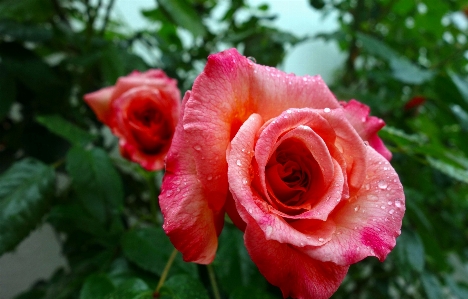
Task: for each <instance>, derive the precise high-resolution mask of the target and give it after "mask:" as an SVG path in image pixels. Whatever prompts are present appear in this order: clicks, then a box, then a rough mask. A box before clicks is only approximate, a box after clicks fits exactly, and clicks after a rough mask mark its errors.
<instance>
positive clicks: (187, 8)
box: [158, 0, 206, 37]
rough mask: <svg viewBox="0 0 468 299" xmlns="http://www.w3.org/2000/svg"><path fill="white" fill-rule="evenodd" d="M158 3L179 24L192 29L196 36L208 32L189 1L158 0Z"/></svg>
mask: <svg viewBox="0 0 468 299" xmlns="http://www.w3.org/2000/svg"><path fill="white" fill-rule="evenodd" d="M158 3H159V5H161V8H162V9H163V10H165V11H166V12H167V14H168V15H169V16H170V18H171V19H172V20H173V21H174V22H175V23H176V24H177V25H178V26H180V27H182V28H185V29H187V30H188V31H190V32H191V33H192V34H193V36H194V37H198V36H204V35H205V34H206V30H205V26H204V25H203V23H202V21H201V19H200V16H199V15H198V13H197V12H196V11H195V10H194V9H193V7H192V6H191V5H190V4H189V3H188V2H187V1H185V0H158Z"/></svg>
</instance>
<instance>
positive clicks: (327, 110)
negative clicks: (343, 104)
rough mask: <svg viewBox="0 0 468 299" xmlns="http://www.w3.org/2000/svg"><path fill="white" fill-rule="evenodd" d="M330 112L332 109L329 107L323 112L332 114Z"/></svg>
mask: <svg viewBox="0 0 468 299" xmlns="http://www.w3.org/2000/svg"><path fill="white" fill-rule="evenodd" d="M330 111H331V109H330V108H328V107H327V108H325V109H323V112H325V113H328V112H330Z"/></svg>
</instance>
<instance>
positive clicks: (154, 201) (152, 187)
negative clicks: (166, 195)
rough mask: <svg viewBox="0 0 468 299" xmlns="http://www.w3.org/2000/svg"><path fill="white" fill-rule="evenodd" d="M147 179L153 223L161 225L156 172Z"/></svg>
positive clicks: (147, 176) (149, 174)
mask: <svg viewBox="0 0 468 299" xmlns="http://www.w3.org/2000/svg"><path fill="white" fill-rule="evenodd" d="M145 177H146V182H147V183H148V190H149V193H150V209H151V215H152V217H153V219H154V220H153V222H154V224H156V225H160V223H159V220H158V211H159V204H158V194H157V193H158V192H157V190H156V183H155V172H151V173H148V175H146V176H145Z"/></svg>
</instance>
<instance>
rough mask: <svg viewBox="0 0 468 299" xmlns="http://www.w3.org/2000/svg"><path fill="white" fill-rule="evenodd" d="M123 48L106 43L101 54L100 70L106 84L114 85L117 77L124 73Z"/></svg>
mask: <svg viewBox="0 0 468 299" xmlns="http://www.w3.org/2000/svg"><path fill="white" fill-rule="evenodd" d="M124 51H125V50H124V49H121V48H119V47H117V46H115V45H113V44H110V45H108V46H107V47H106V48H105V49H104V50H103V51H102V56H101V60H100V62H101V70H102V74H103V76H104V81H105V83H106V85H114V84H115V82H116V81H117V78H119V77H120V76H123V75H125V61H124V53H123V52H124Z"/></svg>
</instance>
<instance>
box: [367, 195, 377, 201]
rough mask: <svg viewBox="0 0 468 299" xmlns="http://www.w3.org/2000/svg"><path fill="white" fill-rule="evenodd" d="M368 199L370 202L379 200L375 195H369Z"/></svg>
mask: <svg viewBox="0 0 468 299" xmlns="http://www.w3.org/2000/svg"><path fill="white" fill-rule="evenodd" d="M367 199H368V200H370V201H377V200H378V199H379V198H378V197H377V196H375V195H372V194H370V195H367Z"/></svg>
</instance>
